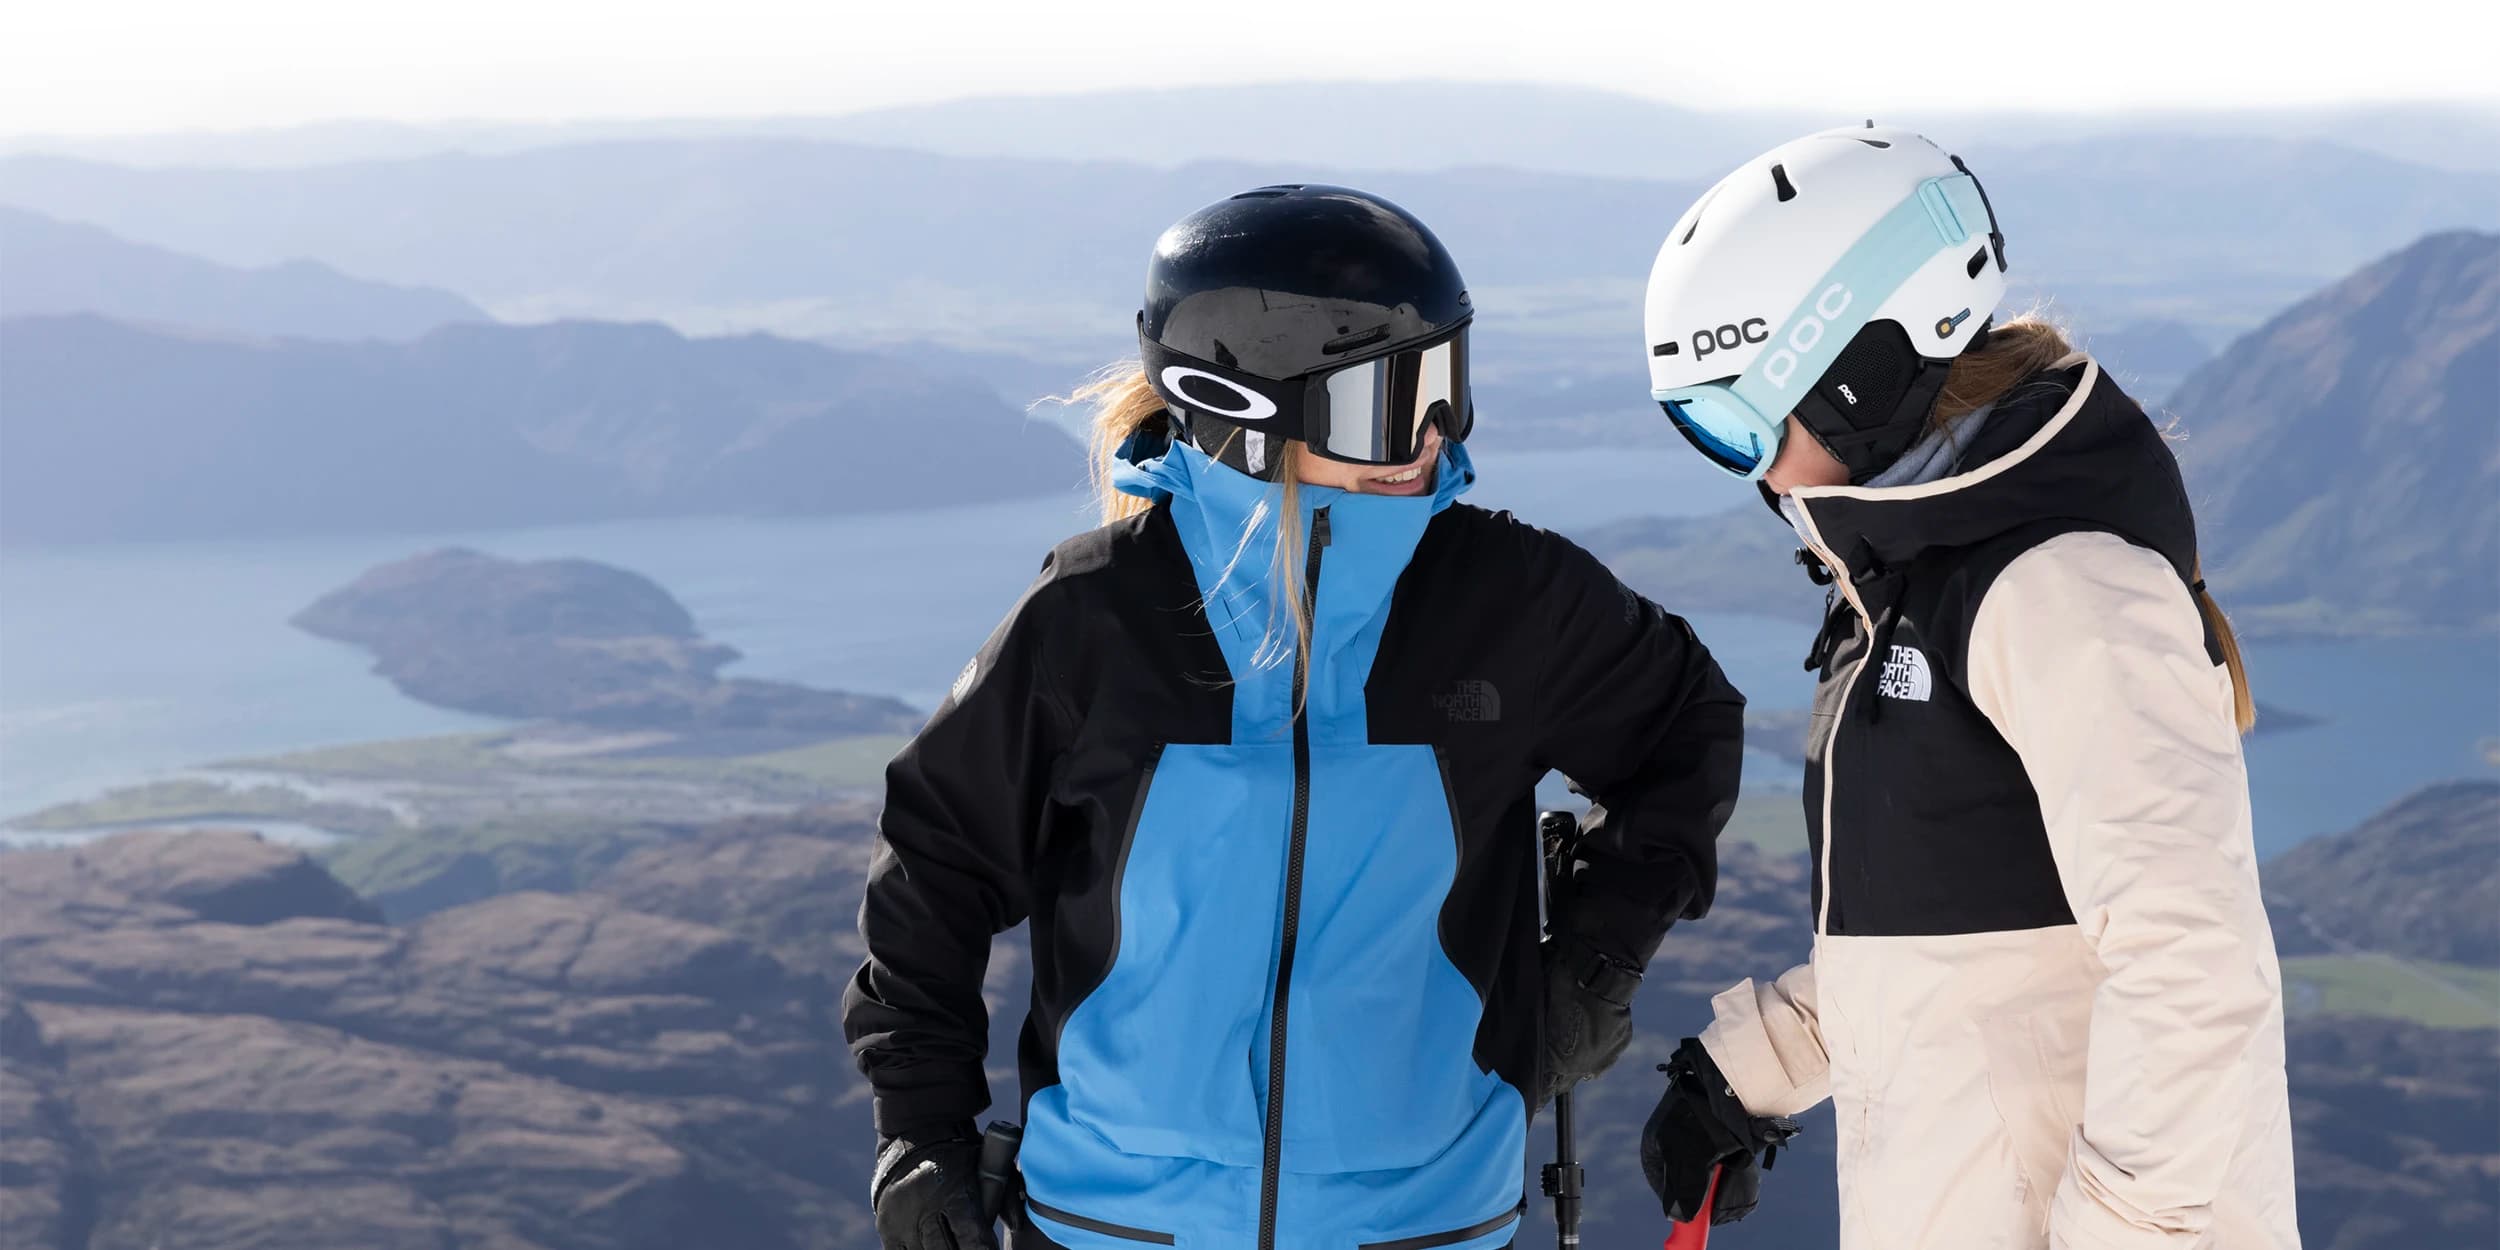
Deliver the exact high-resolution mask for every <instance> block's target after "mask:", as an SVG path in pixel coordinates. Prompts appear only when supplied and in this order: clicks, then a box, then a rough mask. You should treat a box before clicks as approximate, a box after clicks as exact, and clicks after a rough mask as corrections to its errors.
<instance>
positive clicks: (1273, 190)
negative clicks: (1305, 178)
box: [1231, 182, 1303, 200]
mask: <svg viewBox="0 0 2500 1250" xmlns="http://www.w3.org/2000/svg"><path fill="white" fill-rule="evenodd" d="M1302 185H1303V184H1301V183H1299V182H1281V183H1278V184H1276V185H1275V186H1272V187H1257V188H1254V189H1252V190H1248V191H1244V192H1242V193H1240V194H1239V195H1235V196H1233V197H1231V198H1233V199H1236V200H1272V199H1276V198H1278V197H1280V196H1285V195H1290V194H1292V193H1293V192H1296V191H1299V190H1301V189H1302Z"/></svg>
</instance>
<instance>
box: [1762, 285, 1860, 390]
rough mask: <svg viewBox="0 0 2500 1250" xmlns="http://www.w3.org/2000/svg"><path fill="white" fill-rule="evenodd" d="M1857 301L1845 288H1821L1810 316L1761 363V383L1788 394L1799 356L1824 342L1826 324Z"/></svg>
mask: <svg viewBox="0 0 2500 1250" xmlns="http://www.w3.org/2000/svg"><path fill="white" fill-rule="evenodd" d="M1856 298H1857V297H1856V296H1854V295H1852V294H1850V291H1849V288H1848V287H1846V286H1843V285H1841V284H1840V283H1837V282H1835V283H1833V284H1831V285H1830V286H1827V287H1825V288H1823V293H1822V294H1821V295H1817V296H1815V297H1814V311H1813V312H1812V314H1810V315H1808V316H1804V317H1800V318H1798V319H1797V324H1795V325H1793V326H1790V327H1789V328H1788V338H1787V340H1786V341H1785V342H1783V343H1781V344H1780V345H1779V346H1778V347H1776V348H1774V349H1772V351H1771V354H1770V356H1769V357H1768V358H1767V359H1765V360H1764V361H1763V362H1762V380H1763V381H1765V382H1768V383H1770V384H1771V385H1773V386H1776V387H1778V388H1780V389H1781V390H1787V389H1788V379H1789V375H1791V374H1794V373H1795V372H1797V355H1798V353H1800V352H1810V351H1813V350H1814V345H1815V344H1817V343H1820V342H1822V341H1823V334H1824V332H1825V331H1827V330H1829V329H1831V326H1830V325H1829V324H1828V323H1829V322H1831V321H1832V320H1833V319H1835V318H1837V317H1839V316H1840V314H1842V313H1844V312H1847V311H1849V304H1850V302H1851V301H1852V300H1854V299H1856Z"/></svg>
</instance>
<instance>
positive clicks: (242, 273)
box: [0, 207, 493, 339]
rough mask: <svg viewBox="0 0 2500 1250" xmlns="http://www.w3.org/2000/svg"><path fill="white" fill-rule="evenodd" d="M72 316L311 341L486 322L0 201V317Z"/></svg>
mask: <svg viewBox="0 0 2500 1250" xmlns="http://www.w3.org/2000/svg"><path fill="white" fill-rule="evenodd" d="M80 312H86V313H100V314H102V315H104V316H107V317H113V318H117V319H120V320H124V321H135V322H142V323H158V324H164V325H178V326H197V327H208V328H214V329H220V330H232V331H236V332H239V333H243V334H266V335H289V336H294V337H298V338H317V339H367V338H376V339H412V338H415V337H417V336H418V335H420V334H423V333H425V332H426V331H428V330H431V329H433V328H434V327H436V326H439V325H444V324H448V323H450V322H456V321H491V320H493V318H491V317H488V316H487V315H486V313H485V311H484V310H483V309H480V308H479V307H478V306H477V305H475V304H472V303H470V302H469V301H467V300H465V299H462V298H460V297H459V296H457V295H454V294H452V293H451V292H449V291H442V290H436V289H433V288H430V287H399V286H391V285H388V284H385V283H380V282H365V281H362V280H359V279H356V278H351V277H349V276H347V275H345V274H342V273H340V272H338V271H337V270H335V269H332V268H330V267H329V266H327V265H324V264H321V263H320V262H318V261H310V260H301V259H298V260H289V261H285V262H283V263H280V264H273V265H264V266H259V267H256V268H248V269H247V268H239V267H236V266H232V265H220V264H216V263H214V262H211V261H204V260H200V259H198V258H196V257H192V256H185V255H183V254H182V253H179V252H174V251H168V250H166V249H164V248H161V247H151V246H149V245H147V244H144V243H133V242H131V241H130V240H128V239H124V238H121V237H119V236H117V235H115V234H113V233H112V232H110V231H107V230H102V229H98V228H97V227H94V226H88V225H80V224H77V223H75V222H67V221H55V220H53V219H52V218H49V217H45V216H43V215H42V214H39V213H30V212H26V211H25V210H23V209H15V208H7V207H0V317H19V316H27V315H32V314H45V313H80Z"/></svg>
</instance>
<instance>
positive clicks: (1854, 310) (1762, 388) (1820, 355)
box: [1732, 174, 1988, 423]
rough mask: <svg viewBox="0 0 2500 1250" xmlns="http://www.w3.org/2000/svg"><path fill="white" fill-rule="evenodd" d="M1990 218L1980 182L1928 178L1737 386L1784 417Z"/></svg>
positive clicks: (1792, 314) (1744, 396)
mask: <svg viewBox="0 0 2500 1250" xmlns="http://www.w3.org/2000/svg"><path fill="white" fill-rule="evenodd" d="M1987 220H1988V213H1987V208H1986V205H1985V204H1984V203H1983V202H1982V201H1981V199H1980V195H1979V182H1978V180H1977V179H1975V178H1973V177H1971V176H1970V175H1968V174H1954V175H1950V176H1947V177H1941V178H1930V179H1928V180H1927V181H1925V182H1923V183H1920V184H1919V188H1918V191H1917V193H1916V194H1913V195H1911V196H1909V197H1908V198H1906V199H1904V200H1902V201H1901V202H1900V203H1899V204H1897V205H1895V206H1893V209H1892V211H1891V212H1888V213H1886V214H1884V216H1883V217H1882V219H1881V220H1878V221H1877V222H1876V223H1875V225H1874V226H1873V227H1872V228H1870V229H1868V230H1867V232H1866V233H1865V234H1864V235H1861V236H1859V238H1858V241H1857V242H1856V243H1855V244H1853V245H1851V246H1850V248H1849V250H1848V251H1847V252H1844V253H1842V254H1841V257H1840V259H1839V260H1838V261H1835V262H1833V264H1832V267H1831V268H1830V269H1829V270H1827V271H1825V273H1824V274H1823V276H1822V277H1821V278H1819V279H1817V280H1816V281H1815V282H1814V284H1813V285H1812V286H1811V287H1810V288H1808V290H1807V291H1806V295H1805V298H1803V299H1801V300H1799V301H1798V302H1797V306H1796V307H1795V308H1794V309H1791V310H1790V311H1789V314H1788V316H1787V318H1786V319H1784V320H1783V321H1781V322H1780V325H1779V329H1777V330H1775V331H1773V332H1772V334H1771V340H1770V342H1769V343H1767V344H1765V345H1764V348H1763V350H1762V352H1761V354H1759V355H1757V356H1755V357H1754V359H1753V363H1752V364H1750V365H1748V366H1747V367H1746V369H1745V372H1744V373H1743V375H1741V376H1739V377H1738V378H1737V379H1736V383H1735V386H1734V387H1733V388H1732V389H1733V390H1734V392H1735V397H1736V398H1738V399H1740V400H1743V401H1744V402H1745V403H1746V404H1747V405H1748V406H1750V407H1751V408H1752V409H1753V410H1754V411H1755V412H1756V413H1759V414H1761V415H1762V417H1763V418H1764V419H1765V420H1767V421H1771V422H1774V423H1776V422H1778V421H1781V420H1784V419H1785V418H1786V417H1787V415H1788V413H1789V411H1790V410H1791V409H1793V408H1795V407H1796V397H1797V396H1799V395H1802V394H1804V393H1805V392H1806V391H1807V390H1808V389H1809V388H1811V387H1812V386H1813V385H1814V383H1815V381H1816V380H1817V379H1819V378H1821V377H1822V376H1823V374H1824V373H1825V372H1826V371H1828V370H1829V369H1830V368H1831V366H1832V362H1833V361H1834V360H1836V359H1838V358H1839V356H1840V350H1841V349H1842V348H1844V347H1846V346H1848V345H1849V340H1850V339H1851V338H1853V337H1854V336H1855V335H1856V334H1857V332H1858V330H1859V329H1860V328H1861V327H1863V326H1864V325H1865V324H1866V323H1867V322H1868V321H1869V320H1871V319H1872V318H1873V317H1874V315H1875V312H1876V310H1877V309H1879V308H1882V307H1883V305H1884V301H1885V300H1888V299H1890V298H1892V294H1893V292H1895V291H1897V290H1900V289H1901V286H1902V284H1903V283H1906V282H1908V281H1909V280H1910V277H1911V275H1913V274H1915V273H1917V272H1918V271H1919V269H1920V268H1921V267H1922V266H1924V265H1926V264H1927V262H1928V261H1930V260H1933V259H1935V256H1936V252H1937V250H1938V249H1940V248H1943V247H1945V246H1946V245H1948V244H1953V243H1959V242H1962V241H1964V240H1966V239H1968V238H1970V234H1971V232H1970V227H1969V225H1968V224H1967V223H1969V222H1972V221H1977V222H1980V223H1982V224H1983V225H1984V224H1985V223H1986V222H1987Z"/></svg>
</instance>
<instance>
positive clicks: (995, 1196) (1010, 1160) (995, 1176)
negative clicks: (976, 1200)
mask: <svg viewBox="0 0 2500 1250" xmlns="http://www.w3.org/2000/svg"><path fill="white" fill-rule="evenodd" d="M1023 1144H1024V1126H1023V1125H1021V1124H1010V1123H1008V1122H1007V1121H1005V1120H992V1121H990V1125H989V1127H988V1128H986V1129H983V1130H981V1213H982V1214H983V1215H986V1216H988V1217H989V1218H990V1219H991V1220H993V1221H995V1220H997V1219H998V1218H999V1217H1000V1216H1002V1215H1004V1214H1006V1211H1007V1200H1008V1198H1009V1197H1010V1196H1011V1195H1013V1194H1014V1193H1015V1191H1016V1148H1017V1147H1019V1146H1022V1145H1023Z"/></svg>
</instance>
